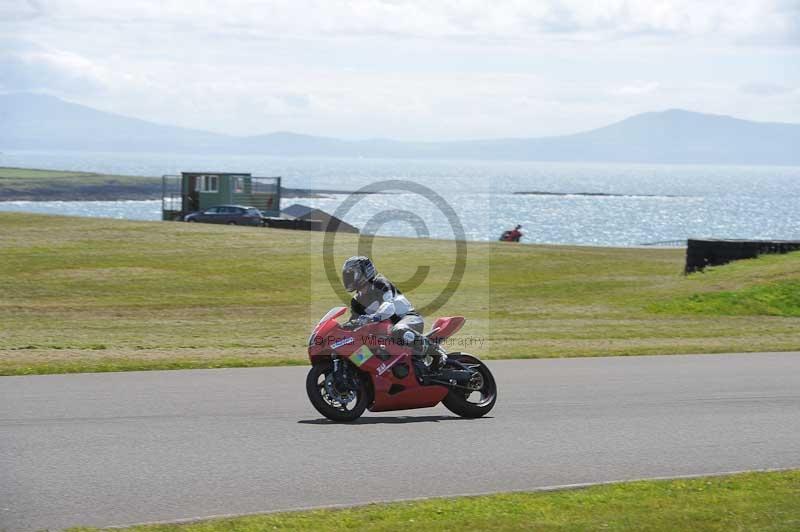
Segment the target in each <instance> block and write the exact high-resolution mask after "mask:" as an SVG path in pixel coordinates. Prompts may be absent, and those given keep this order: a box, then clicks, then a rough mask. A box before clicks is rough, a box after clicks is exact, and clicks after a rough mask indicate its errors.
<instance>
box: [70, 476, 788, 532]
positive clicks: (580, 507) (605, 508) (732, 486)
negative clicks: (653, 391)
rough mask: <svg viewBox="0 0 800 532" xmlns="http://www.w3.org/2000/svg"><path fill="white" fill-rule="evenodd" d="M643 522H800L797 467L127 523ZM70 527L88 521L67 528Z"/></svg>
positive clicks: (618, 525)
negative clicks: (251, 514)
mask: <svg viewBox="0 0 800 532" xmlns="http://www.w3.org/2000/svg"><path fill="white" fill-rule="evenodd" d="M409 529H413V530H422V531H425V530H436V531H439V530H453V531H462V530H542V531H545V530H551V531H555V530H563V531H579V530H581V531H582V530H616V531H626V530H631V531H633V530H636V531H639V530H648V531H673V530H693V531H719V532H727V531H730V530H771V531H782V530H786V531H790V530H798V529H800V471H783V472H771V473H747V474H740V475H732V476H727V477H707V478H696V479H684V480H664V481H646V482H630V483H620V484H611V485H605V486H594V487H590V488H583V489H576V490H566V491H555V492H539V493H508V494H499V495H489V496H483V497H461V498H454V499H429V500H425V501H420V502H407V503H391V504H372V505H368V506H362V507H356V508H348V509H341V510H315V511H306V512H292V513H278V514H266V515H255V516H248V517H238V518H231V519H218V520H210V521H200V522H195V523H184V524H174V525H150V526H138V527H131V528H126V529H124V530H131V531H133V530H136V531H142V532H217V531H222V530H226V531H227V530H235V531H238V532H256V531H262V530H382V531H390V530H409ZM72 530H73V531H74V532H78V531H88V530H93V529H80V528H79V529H72Z"/></svg>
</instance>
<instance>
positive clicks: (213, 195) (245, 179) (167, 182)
mask: <svg viewBox="0 0 800 532" xmlns="http://www.w3.org/2000/svg"><path fill="white" fill-rule="evenodd" d="M215 205H243V206H246V207H255V208H256V209H258V210H260V211H261V212H262V213H263V214H264V216H275V217H277V216H280V214H281V208H280V205H281V178H280V177H253V176H252V175H250V174H244V173H229V172H181V175H179V176H178V175H165V176H162V194H161V210H162V219H163V220H183V217H184V216H186V215H187V214H189V213H192V212H195V211H200V210H204V209H207V208H209V207H214V206H215Z"/></svg>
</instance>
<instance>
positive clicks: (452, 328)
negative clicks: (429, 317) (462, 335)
mask: <svg viewBox="0 0 800 532" xmlns="http://www.w3.org/2000/svg"><path fill="white" fill-rule="evenodd" d="M466 321H467V320H466V318H464V317H463V316H450V317H448V318H439V319H438V320H436V321H435V322H433V327H431V331H435V330H436V329H438V331H436V332H434V333H432V334H431V338H434V339H438V340H443V339H445V338H449V337H451V336H453V335H454V334H455V333H457V332H458V331H460V330H461V327H463V326H464V322H466Z"/></svg>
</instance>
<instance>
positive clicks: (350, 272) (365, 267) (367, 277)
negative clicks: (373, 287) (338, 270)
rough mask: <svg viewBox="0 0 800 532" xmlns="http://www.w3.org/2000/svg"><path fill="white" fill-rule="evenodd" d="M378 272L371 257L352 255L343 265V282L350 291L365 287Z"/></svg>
mask: <svg viewBox="0 0 800 532" xmlns="http://www.w3.org/2000/svg"><path fill="white" fill-rule="evenodd" d="M377 274H378V272H377V270H376V269H375V265H374V264H372V261H371V260H370V259H369V257H363V256H360V257H350V258H349V259H347V260H346V261H344V265H343V266H342V284H343V285H344V289H345V290H347V291H348V292H355V291H356V290H359V289H360V288H363V287H364V286H365V285H366V284H367V283H368V282H369V281H371V280H372V279H374V278H375V276H376V275H377Z"/></svg>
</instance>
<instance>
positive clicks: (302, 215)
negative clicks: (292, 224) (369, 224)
mask: <svg viewBox="0 0 800 532" xmlns="http://www.w3.org/2000/svg"><path fill="white" fill-rule="evenodd" d="M281 212H283V214H284V216H288V217H289V218H291V219H296V220H307V221H318V222H319V225H318V226H317V225H315V226H314V227H312V228H311V230H312V231H328V227H329V226H331V222H334V221H335V225H333V226H332V227H331V229H333V228H335V229H336V231H339V232H342V233H358V232H359V231H358V227H355V226H352V225H350V224H349V223H347V222H345V221H343V220H341V219H339V218H336V217H335V216H331V215H330V214H328V213H327V212H325V211H323V210H320V209H315V208H314V207H308V206H306V205H301V204H299V203H295V204H294V205H290V206H289V207H286V208H285V209H283V211H281ZM317 227H319V228H318V229H317Z"/></svg>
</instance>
